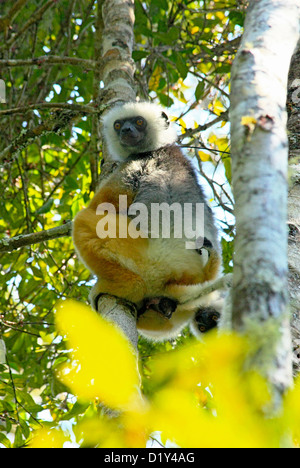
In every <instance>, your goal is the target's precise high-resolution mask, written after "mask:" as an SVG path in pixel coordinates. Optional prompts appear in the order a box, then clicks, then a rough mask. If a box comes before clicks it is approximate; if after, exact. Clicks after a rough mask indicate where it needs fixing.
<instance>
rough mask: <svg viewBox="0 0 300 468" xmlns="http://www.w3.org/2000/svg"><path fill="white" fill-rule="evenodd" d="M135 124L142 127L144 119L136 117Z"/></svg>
mask: <svg viewBox="0 0 300 468" xmlns="http://www.w3.org/2000/svg"><path fill="white" fill-rule="evenodd" d="M136 124H137V126H138V127H142V126H143V125H144V119H143V118H142V117H138V118H137V119H136Z"/></svg>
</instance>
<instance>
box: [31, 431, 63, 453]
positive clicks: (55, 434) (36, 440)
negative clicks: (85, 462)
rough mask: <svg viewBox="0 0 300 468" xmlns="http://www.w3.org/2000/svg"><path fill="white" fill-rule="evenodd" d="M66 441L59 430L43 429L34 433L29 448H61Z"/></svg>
mask: <svg viewBox="0 0 300 468" xmlns="http://www.w3.org/2000/svg"><path fill="white" fill-rule="evenodd" d="M68 440H69V438H67V437H66V436H65V435H64V434H63V432H62V431H60V430H56V429H47V428H43V429H39V430H38V431H36V432H35V434H34V436H33V439H32V440H31V442H30V443H29V448H62V447H63V445H64V443H65V442H67V441H68Z"/></svg>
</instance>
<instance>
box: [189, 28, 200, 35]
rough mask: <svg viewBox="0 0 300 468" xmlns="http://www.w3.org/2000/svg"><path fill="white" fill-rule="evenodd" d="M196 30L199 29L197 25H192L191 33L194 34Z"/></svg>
mask: <svg viewBox="0 0 300 468" xmlns="http://www.w3.org/2000/svg"><path fill="white" fill-rule="evenodd" d="M198 31H200V28H199V26H194V27H193V28H192V29H191V34H196V33H197V32H198Z"/></svg>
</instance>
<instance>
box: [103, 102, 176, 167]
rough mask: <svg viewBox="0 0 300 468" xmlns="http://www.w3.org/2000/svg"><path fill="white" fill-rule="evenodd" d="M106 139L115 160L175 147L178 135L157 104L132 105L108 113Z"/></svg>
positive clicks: (104, 132) (137, 103) (104, 129)
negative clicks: (165, 147) (169, 146)
mask: <svg viewBox="0 0 300 468" xmlns="http://www.w3.org/2000/svg"><path fill="white" fill-rule="evenodd" d="M102 123H103V136H104V138H105V141H106V144H107V146H108V150H109V153H110V155H111V156H112V158H113V159H115V160H118V161H122V160H124V159H126V158H127V157H128V156H129V155H130V154H138V153H146V152H148V151H154V150H157V149H159V148H162V147H163V146H166V145H170V144H172V143H175V141H176V140H177V135H176V131H175V129H174V128H173V127H172V125H171V124H170V121H169V118H168V116H167V114H166V113H165V112H164V111H163V109H162V108H161V107H159V106H157V105H156V104H152V103H149V102H129V103H127V104H124V105H122V106H116V107H114V108H113V109H111V110H110V111H108V112H107V113H106V114H105V116H104V117H103V119H102Z"/></svg>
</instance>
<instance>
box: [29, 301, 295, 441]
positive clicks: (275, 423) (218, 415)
mask: <svg viewBox="0 0 300 468" xmlns="http://www.w3.org/2000/svg"><path fill="white" fill-rule="evenodd" d="M57 326H58V330H59V331H60V333H62V334H64V335H66V337H67V341H68V343H69V346H70V347H71V348H72V349H71V351H70V353H71V358H72V362H71V363H70V364H69V365H68V366H65V367H64V368H63V369H61V370H60V372H59V378H61V379H62V381H63V382H64V383H65V384H66V385H68V386H69V387H70V389H71V391H72V392H73V393H74V394H76V395H78V396H79V397H80V398H81V399H91V400H92V399H95V398H97V399H100V400H101V401H102V402H103V403H104V404H105V405H107V406H111V407H113V408H118V409H119V410H120V411H118V413H117V414H114V417H113V418H109V416H107V415H105V416H99V414H95V415H94V416H92V417H91V415H89V416H85V417H83V419H81V421H80V422H79V423H78V424H77V425H76V427H75V429H74V432H75V436H76V438H77V440H78V442H79V443H81V444H82V445H83V446H99V447H103V448H104V447H105V448H117V447H118V448H120V447H121V448H122V447H124V448H126V447H127V448H136V447H145V446H146V442H147V440H148V439H149V437H150V435H151V433H152V432H154V431H160V432H161V437H162V440H169V441H171V442H172V443H175V444H177V445H178V446H179V447H186V448H197V447H235V448H238V447H261V448H273V447H274V448H275V447H283V446H292V445H293V442H294V445H295V446H297V445H299V437H300V429H299V428H300V380H299V379H298V381H296V383H295V386H294V388H293V389H291V390H290V391H289V392H288V393H287V395H286V396H285V397H284V400H283V404H282V408H280V409H279V410H278V411H277V412H276V415H274V414H273V413H272V411H270V408H272V397H271V393H270V391H269V387H268V385H267V382H266V381H265V380H264V379H263V378H262V377H261V376H260V375H259V374H258V373H256V372H254V371H253V370H245V362H246V359H247V358H248V357H249V349H251V348H250V347H249V345H248V342H247V341H246V339H245V338H243V337H241V336H238V335H236V334H233V333H230V334H229V333H228V334H227V333H223V334H218V333H217V332H210V333H208V334H207V335H205V337H204V339H203V341H202V342H199V341H196V340H195V341H191V342H190V344H188V345H185V346H182V347H180V348H179V349H176V350H173V351H169V352H166V353H163V354H161V355H159V356H158V357H156V358H154V359H152V360H151V361H150V363H148V365H149V366H150V367H149V370H150V375H151V379H152V380H153V384H154V387H155V388H156V389H157V391H156V392H154V395H153V396H152V397H149V398H148V399H146V398H145V399H144V401H143V402H142V401H141V398H140V396H139V394H138V392H137V386H138V382H139V377H138V374H137V370H136V357H135V355H134V353H133V352H132V349H131V347H130V345H129V344H128V343H127V340H126V339H125V337H124V336H123V335H122V334H121V333H120V332H118V331H117V330H116V328H115V327H114V326H113V325H111V324H109V323H107V322H106V321H105V320H104V319H102V318H101V317H100V316H99V315H97V314H96V313H95V312H93V311H92V310H91V309H90V308H88V307H86V306H83V305H82V304H78V303H75V302H70V301H66V302H65V303H63V304H61V305H60V307H59V309H58V311H57ZM56 427H58V426H56ZM65 440H66V439H65V438H64V437H63V433H62V432H61V433H60V432H59V431H55V430H54V429H53V430H50V431H47V430H45V429H43V430H41V431H38V432H37V435H36V437H35V438H34V439H33V441H32V443H31V446H32V447H34V448H35V447H38V446H49V445H51V444H53V446H58V445H60V446H62V445H63V443H64V442H65Z"/></svg>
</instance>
